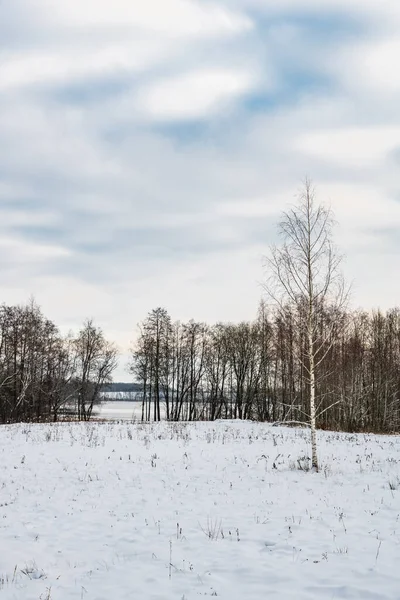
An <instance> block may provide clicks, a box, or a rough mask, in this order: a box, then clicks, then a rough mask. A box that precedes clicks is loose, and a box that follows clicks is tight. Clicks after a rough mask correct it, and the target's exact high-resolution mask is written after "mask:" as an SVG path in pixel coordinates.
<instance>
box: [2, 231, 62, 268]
mask: <svg viewBox="0 0 400 600" xmlns="http://www.w3.org/2000/svg"><path fill="white" fill-rule="evenodd" d="M0 252H1V253H2V254H4V253H5V254H7V255H8V256H9V258H10V259H11V261H12V263H21V264H24V265H25V264H26V263H32V264H37V263H38V262H45V261H48V260H53V259H57V258H65V257H68V256H71V251H70V250H68V249H67V248H64V247H62V246H54V245H51V244H49V245H47V244H40V243H30V242H27V241H26V240H23V239H18V238H15V237H1V238H0Z"/></svg>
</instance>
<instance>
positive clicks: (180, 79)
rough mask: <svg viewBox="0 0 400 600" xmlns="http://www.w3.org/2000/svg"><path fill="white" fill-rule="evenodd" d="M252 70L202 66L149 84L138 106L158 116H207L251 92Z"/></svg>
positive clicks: (183, 117)
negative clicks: (204, 67) (203, 67)
mask: <svg viewBox="0 0 400 600" xmlns="http://www.w3.org/2000/svg"><path fill="white" fill-rule="evenodd" d="M253 83H254V81H253V79H252V77H251V75H250V74H248V73H245V72H243V71H236V70H233V69H230V70H228V69H204V70H203V69H201V70H198V71H193V72H191V73H187V74H184V75H179V76H174V77H170V78H166V79H163V80H161V81H157V82H154V83H151V84H149V85H148V86H147V87H145V88H144V89H142V90H141V91H140V92H139V97H138V101H137V107H138V108H139V110H140V111H141V112H142V113H144V114H147V115H148V116H149V117H151V118H153V119H157V120H161V121H162V120H166V121H168V120H187V119H193V118H201V117H206V116H208V115H210V114H213V113H214V112H215V111H217V110H218V109H221V108H223V107H224V106H225V105H226V104H227V103H229V101H231V100H233V99H235V98H237V97H239V96H241V95H242V94H245V93H246V92H248V91H249V90H250V89H251V87H252V85H253Z"/></svg>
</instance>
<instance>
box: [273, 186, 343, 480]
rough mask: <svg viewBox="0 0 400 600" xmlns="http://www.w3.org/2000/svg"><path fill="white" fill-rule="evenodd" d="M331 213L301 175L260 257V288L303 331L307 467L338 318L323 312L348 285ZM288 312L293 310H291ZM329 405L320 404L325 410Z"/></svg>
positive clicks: (337, 304)
mask: <svg viewBox="0 0 400 600" xmlns="http://www.w3.org/2000/svg"><path fill="white" fill-rule="evenodd" d="M332 230H333V216H332V212H331V210H330V209H329V208H326V207H325V206H324V205H322V204H318V203H317V202H316V197H315V191H314V188H313V186H312V184H311V182H310V181H309V180H306V181H305V183H304V186H303V189H302V191H301V193H300V195H299V198H298V202H297V204H296V205H295V206H294V207H293V208H291V209H290V210H289V211H287V212H284V213H283V216H282V220H281V222H280V224H279V233H280V236H281V238H282V244H281V245H280V246H273V247H271V249H270V255H269V256H268V257H267V259H266V266H267V277H268V278H267V282H266V285H265V288H266V290H267V292H268V294H269V296H270V297H271V298H272V299H273V300H274V301H275V302H276V304H277V306H278V308H279V311H280V313H281V314H282V315H283V318H284V310H285V308H287V307H291V308H292V309H293V310H294V313H295V314H296V317H297V327H298V328H299V330H301V331H302V332H304V335H305V339H306V344H305V347H304V351H303V352H301V353H300V354H299V360H300V362H301V365H302V368H303V369H304V371H305V373H306V381H307V385H308V390H309V412H308V414H307V418H308V421H309V424H310V427H311V452H312V468H313V470H315V471H318V453H317V435H316V420H317V417H318V416H319V415H318V412H317V411H318V406H317V392H318V390H317V385H318V376H319V370H320V367H321V365H322V364H323V362H324V360H325V359H326V357H327V355H328V353H329V350H330V348H331V347H332V344H333V340H334V335H333V334H335V335H337V333H338V329H339V326H340V319H332V320H331V322H330V323H329V326H328V328H326V327H324V326H323V316H324V311H326V310H327V308H328V307H329V309H330V310H331V311H334V312H335V313H336V314H337V315H340V314H341V313H342V311H343V309H344V307H345V305H346V302H347V297H348V289H347V288H346V286H345V283H344V280H343V277H342V274H341V271H340V263H341V256H340V255H339V254H338V253H337V251H336V248H335V246H334V244H333V238H332ZM292 314H293V313H292ZM328 408H329V407H326V408H325V409H323V410H324V411H327V410H328Z"/></svg>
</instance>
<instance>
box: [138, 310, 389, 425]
mask: <svg viewBox="0 0 400 600" xmlns="http://www.w3.org/2000/svg"><path fill="white" fill-rule="evenodd" d="M303 318H304V315H303V314H299V312H298V310H296V309H295V308H294V307H293V306H290V305H287V306H286V307H283V309H282V308H279V309H277V308H276V307H270V306H268V305H267V304H266V303H265V302H261V304H260V307H259V311H258V315H257V318H256V319H255V320H254V321H253V322H243V323H239V324H226V323H219V324H216V325H214V326H208V325H206V324H205V323H199V322H195V321H190V322H189V323H180V322H175V323H173V322H172V320H171V318H170V316H169V315H168V313H167V311H166V310H165V309H163V308H157V309H155V310H152V311H151V312H150V313H149V315H148V317H147V318H146V319H145V320H144V322H143V323H142V324H141V331H140V335H139V338H138V341H137V343H136V345H135V348H134V349H133V350H132V359H131V365H130V370H131V373H132V374H133V375H134V376H135V378H136V380H137V381H139V382H140V383H141V384H142V391H141V394H140V399H141V402H142V419H143V420H159V419H160V418H162V416H163V414H164V415H165V418H167V419H169V420H173V421H178V420H197V419H205V420H215V419H237V418H239V419H254V420H257V421H269V422H274V423H287V424H302V423H307V424H308V421H309V374H308V371H307V364H306V363H305V361H303V360H301V357H302V356H304V354H305V352H306V347H307V339H306V334H305V331H304V329H303V328H301V327H299V323H300V322H302V320H303ZM318 321H319V322H318V326H319V328H320V333H321V334H323V335H326V336H327V337H328V338H329V347H328V348H327V349H324V350H325V352H326V355H325V356H324V360H323V361H321V363H320V364H319V365H318V367H317V393H316V426H317V428H325V429H338V430H345V431H353V432H354V431H375V432H390V431H399V429H400V400H399V399H400V310H399V309H393V310H389V311H388V312H386V313H385V314H384V313H382V312H380V311H376V312H374V313H372V314H370V313H367V312H364V311H342V312H340V313H338V311H332V310H329V309H328V308H327V309H326V310H323V309H322V308H321V307H320V312H319V318H318Z"/></svg>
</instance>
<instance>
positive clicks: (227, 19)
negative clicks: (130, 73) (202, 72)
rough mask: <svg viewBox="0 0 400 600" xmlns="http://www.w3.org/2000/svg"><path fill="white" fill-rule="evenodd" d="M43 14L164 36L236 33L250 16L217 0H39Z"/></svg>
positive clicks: (60, 20)
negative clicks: (133, 28) (215, 1)
mask: <svg viewBox="0 0 400 600" xmlns="http://www.w3.org/2000/svg"><path fill="white" fill-rule="evenodd" d="M40 6H41V9H42V11H43V14H44V15H45V16H46V17H47V18H49V15H51V19H52V20H55V21H56V22H58V23H61V24H63V25H70V26H75V27H79V28H84V27H107V28H112V27H115V26H118V27H127V26H129V27H136V28H138V29H143V30H147V31H153V32H157V33H162V34H164V35H166V36H168V37H176V36H185V37H193V36H195V37H209V36H220V35H224V34H232V33H233V34H236V33H238V32H241V31H243V30H247V29H249V28H250V27H251V20H250V19H249V18H248V17H245V16H243V15H242V14H240V13H237V12H232V11H231V10H228V9H226V8H223V7H221V6H219V5H218V4H217V3H211V2H207V3H202V2H199V1H195V0H163V1H162V2H160V1H158V0H146V2H141V1H140V0H114V1H113V2H110V1H109V0H85V2H82V1H81V0H68V1H66V0H64V1H60V2H57V3H54V2H53V1H52V0H40Z"/></svg>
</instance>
